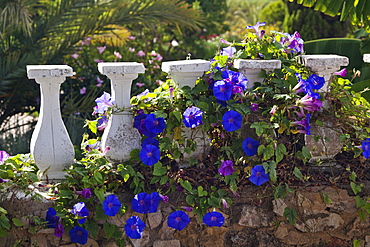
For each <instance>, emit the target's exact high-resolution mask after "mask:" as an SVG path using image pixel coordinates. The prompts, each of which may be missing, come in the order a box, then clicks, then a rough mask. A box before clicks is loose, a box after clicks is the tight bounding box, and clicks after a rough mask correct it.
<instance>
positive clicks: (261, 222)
mask: <svg viewBox="0 0 370 247" xmlns="http://www.w3.org/2000/svg"><path fill="white" fill-rule="evenodd" d="M270 223H271V219H269V218H268V217H266V215H265V214H264V212H262V209H261V208H257V207H256V206H251V205H245V206H243V211H242V213H241V216H240V220H239V225H241V226H247V227H262V226H269V225H270Z"/></svg>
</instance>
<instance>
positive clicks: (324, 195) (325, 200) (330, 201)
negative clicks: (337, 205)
mask: <svg viewBox="0 0 370 247" xmlns="http://www.w3.org/2000/svg"><path fill="white" fill-rule="evenodd" d="M322 196H323V197H324V203H325V204H332V203H333V201H332V200H331V199H330V198H329V196H328V194H326V193H322Z"/></svg>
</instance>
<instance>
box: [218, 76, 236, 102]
mask: <svg viewBox="0 0 370 247" xmlns="http://www.w3.org/2000/svg"><path fill="white" fill-rule="evenodd" d="M232 92H233V85H232V83H231V82H228V81H225V80H222V81H216V82H215V83H214V84H213V94H214V96H215V97H216V99H218V100H222V101H228V100H229V99H230V98H231V94H232Z"/></svg>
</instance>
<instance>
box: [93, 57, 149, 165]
mask: <svg viewBox="0 0 370 247" xmlns="http://www.w3.org/2000/svg"><path fill="white" fill-rule="evenodd" d="M98 70H99V72H100V73H101V74H103V75H106V76H107V77H108V78H109V79H110V81H111V90H112V94H111V97H112V100H114V102H115V106H116V107H117V108H120V109H122V111H113V113H112V115H111V118H110V119H109V120H108V125H107V127H106V128H105V130H104V133H103V136H102V141H101V145H102V148H103V149H106V148H107V147H109V151H107V153H106V158H107V159H108V160H109V161H110V162H112V163H115V164H118V163H122V162H124V161H126V160H128V159H129V158H130V152H131V151H132V150H134V149H140V143H141V135H140V133H139V131H138V130H137V129H135V128H134V127H133V115H132V111H131V106H130V98H131V84H132V81H133V80H134V79H136V78H137V77H138V74H139V73H144V71H145V68H144V65H143V64H141V63H136V62H120V63H99V64H98Z"/></svg>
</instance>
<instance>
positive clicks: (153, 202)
mask: <svg viewBox="0 0 370 247" xmlns="http://www.w3.org/2000/svg"><path fill="white" fill-rule="evenodd" d="M161 200H162V198H161V196H160V195H159V194H158V192H152V193H151V194H150V209H149V213H155V212H157V210H158V205H159V202H160V201H161Z"/></svg>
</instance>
